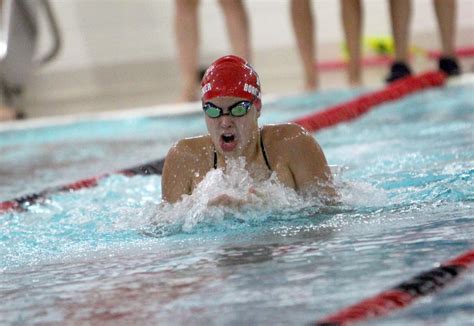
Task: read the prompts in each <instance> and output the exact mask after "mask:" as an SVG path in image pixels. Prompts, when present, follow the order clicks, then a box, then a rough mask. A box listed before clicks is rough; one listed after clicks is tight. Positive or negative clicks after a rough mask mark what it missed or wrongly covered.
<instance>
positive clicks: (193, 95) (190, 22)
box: [174, 0, 199, 102]
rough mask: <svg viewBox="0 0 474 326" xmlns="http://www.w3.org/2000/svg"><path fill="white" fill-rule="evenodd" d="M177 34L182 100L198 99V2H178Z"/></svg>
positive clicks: (176, 15) (189, 0)
mask: <svg viewBox="0 0 474 326" xmlns="http://www.w3.org/2000/svg"><path fill="white" fill-rule="evenodd" d="M175 5H176V12H175V22H174V23H175V32H176V41H177V48H178V60H179V66H180V69H181V75H182V76H181V78H182V81H181V82H182V86H181V100H182V101H185V102H189V101H194V100H197V99H198V89H199V87H198V85H199V83H198V80H197V79H198V78H197V69H198V51H199V26H198V11H197V9H198V8H197V7H198V0H176V4H175Z"/></svg>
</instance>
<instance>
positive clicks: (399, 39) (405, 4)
mask: <svg viewBox="0 0 474 326" xmlns="http://www.w3.org/2000/svg"><path fill="white" fill-rule="evenodd" d="M390 18H391V20H392V34H393V41H394V45H395V61H401V62H405V63H406V62H408V43H409V39H410V35H409V25H410V20H411V2H410V0H390Z"/></svg>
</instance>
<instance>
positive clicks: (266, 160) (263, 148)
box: [260, 128, 273, 171]
mask: <svg viewBox="0 0 474 326" xmlns="http://www.w3.org/2000/svg"><path fill="white" fill-rule="evenodd" d="M260 147H261V148H262V154H263V158H264V159H265V163H266V164H267V167H268V169H269V170H270V171H273V170H272V168H271V167H270V163H268V157H267V152H265V146H263V128H260Z"/></svg>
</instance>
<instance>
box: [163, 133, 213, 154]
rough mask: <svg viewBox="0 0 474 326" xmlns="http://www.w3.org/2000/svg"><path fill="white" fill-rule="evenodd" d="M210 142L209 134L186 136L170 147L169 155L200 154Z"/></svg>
mask: <svg viewBox="0 0 474 326" xmlns="http://www.w3.org/2000/svg"><path fill="white" fill-rule="evenodd" d="M210 142H211V141H210V138H209V136H208V135H204V136H198V137H190V138H184V139H181V140H179V141H178V142H177V143H175V144H174V145H173V146H172V147H171V148H170V150H169V152H168V155H167V156H170V155H171V156H181V155H186V156H190V155H191V156H193V155H198V156H199V155H200V154H202V152H203V151H205V150H206V149H207V148H208V147H209V145H210Z"/></svg>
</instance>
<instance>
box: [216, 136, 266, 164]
mask: <svg viewBox="0 0 474 326" xmlns="http://www.w3.org/2000/svg"><path fill="white" fill-rule="evenodd" d="M260 147H262V154H263V158H264V159H265V163H266V164H267V167H268V169H269V170H270V171H272V168H271V167H270V163H268V157H267V153H266V152H265V147H264V146H263V133H262V130H261V129H260ZM214 169H217V153H216V149H215V148H214Z"/></svg>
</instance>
